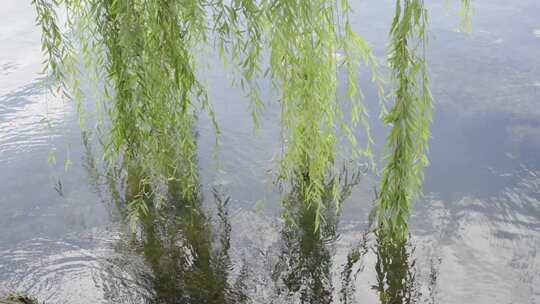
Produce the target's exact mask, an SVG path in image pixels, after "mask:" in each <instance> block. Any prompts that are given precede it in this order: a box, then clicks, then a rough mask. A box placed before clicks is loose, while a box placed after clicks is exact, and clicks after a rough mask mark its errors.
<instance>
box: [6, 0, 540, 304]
mask: <svg viewBox="0 0 540 304" xmlns="http://www.w3.org/2000/svg"><path fill="white" fill-rule="evenodd" d="M28 2H30V1H20V0H3V1H2V3H1V4H0V8H1V9H0V193H1V194H0V293H2V291H6V290H16V291H21V292H26V293H29V294H32V295H35V296H37V297H38V298H39V299H40V300H42V301H45V302H46V303H53V304H54V303H146V302H148V303H153V302H155V301H156V300H155V299H156V298H160V299H161V301H162V302H163V303H204V302H207V303H223V302H225V301H228V302H231V303H234V302H240V301H241V299H242V296H246V297H248V298H249V299H251V301H252V302H253V303H295V302H298V303H301V302H302V301H304V303H340V301H339V299H340V290H341V287H342V285H343V282H342V279H341V274H342V271H343V269H344V264H345V263H346V259H347V254H348V253H349V252H351V250H352V249H354V248H355V246H356V245H357V244H358V243H361V244H364V243H362V242H361V241H362V238H363V237H364V236H365V235H366V234H365V231H366V229H367V222H368V213H369V211H370V210H371V207H372V204H373V197H374V193H373V187H374V186H375V185H376V178H375V177H373V176H364V177H363V178H362V179H361V180H360V182H359V184H358V185H356V186H355V187H353V189H352V193H351V195H350V197H349V199H348V200H347V201H346V203H345V206H344V211H343V215H342V217H341V220H340V221H339V223H338V224H336V227H335V229H336V231H329V232H328V235H327V236H328V239H326V240H323V241H313V240H311V241H306V240H303V241H301V242H300V241H299V239H298V236H299V235H302V236H306V235H308V236H309V233H310V231H311V230H310V227H309V226H308V227H296V228H295V227H292V228H291V227H289V228H287V227H286V226H284V223H283V221H282V220H281V217H280V213H281V211H282V209H281V200H282V198H281V196H280V194H279V193H278V192H277V191H275V189H273V188H272V180H271V178H270V177H269V175H268V173H267V171H268V169H271V168H273V167H275V166H274V165H273V159H274V158H275V157H276V155H279V153H280V151H281V145H280V131H281V129H280V123H279V113H280V110H279V107H278V105H277V103H276V102H270V103H269V105H268V106H267V108H266V109H265V112H264V113H263V114H262V117H261V121H262V126H261V129H260V130H259V131H258V132H254V131H253V126H252V123H251V119H250V117H249V115H247V113H248V101H247V100H246V98H245V97H243V93H242V92H241V91H239V90H238V89H236V88H233V87H231V86H230V85H229V83H230V80H229V78H228V76H227V74H226V73H225V72H224V70H223V69H221V68H219V66H220V65H219V64H214V62H213V61H212V60H213V59H209V61H210V63H211V64H209V65H210V66H212V67H213V68H211V69H209V70H208V71H207V72H205V76H206V77H205V81H206V82H207V84H208V86H209V88H210V97H211V100H212V103H213V104H214V107H215V109H216V113H217V119H218V121H219V123H220V126H221V130H222V135H221V142H222V145H221V147H220V149H219V160H220V167H219V169H218V168H217V167H216V163H215V161H214V159H213V157H212V154H213V152H214V135H213V130H212V127H210V126H209V125H210V124H209V123H208V119H207V118H205V117H201V118H200V120H199V122H198V125H197V130H198V132H199V162H200V171H201V176H202V184H203V193H204V194H205V195H204V197H205V203H204V204H202V203H201V204H197V205H194V206H195V207H194V208H193V209H194V210H196V212H194V213H193V212H192V213H190V214H191V215H190V217H189V218H186V222H189V223H198V224H194V226H189V227H192V228H189V229H188V228H186V227H188V226H183V225H187V224H185V223H184V224H181V225H180V226H175V225H172V227H171V225H170V224H169V223H168V222H166V221H163V227H161V228H162V229H164V230H167V229H169V230H172V231H173V232H172V234H171V239H175V238H181V239H182V242H183V244H186V243H187V244H188V245H189V246H188V247H190V248H191V249H190V250H192V251H195V252H198V258H196V259H195V260H193V259H191V260H190V259H189V258H185V256H184V258H185V259H186V261H184V262H182V263H176V262H175V261H174V259H175V257H178V255H179V254H180V253H181V252H182V250H180V249H179V248H177V247H185V246H177V245H176V243H175V241H174V240H173V241H172V242H168V243H164V242H161V243H159V242H158V243H156V242H153V243H152V242H147V243H145V244H137V243H136V242H134V241H133V240H132V236H131V234H130V233H128V230H127V228H126V227H125V225H124V224H122V221H119V220H118V214H117V212H116V211H115V208H114V206H113V204H112V203H111V197H110V193H109V191H108V190H107V186H106V184H105V182H104V180H103V179H102V178H96V176H99V175H98V174H97V173H96V172H97V171H95V170H94V169H93V168H94V164H95V162H94V161H95V160H99V159H100V155H98V154H99V149H97V148H95V147H93V145H92V142H90V143H89V144H88V145H85V144H83V138H82V136H81V132H80V129H79V127H78V119H77V115H76V113H75V112H74V106H73V104H72V103H70V102H69V101H62V100H59V99H57V98H54V97H52V96H50V95H48V94H46V89H44V78H43V77H42V76H41V75H40V73H39V72H40V70H41V63H40V62H41V60H42V57H41V54H40V32H39V29H38V28H37V27H36V26H35V25H34V20H35V14H34V10H33V8H32V6H31V5H30V4H29V3H28ZM351 2H355V4H354V8H355V14H354V18H353V19H354V27H355V29H356V30H358V31H359V32H360V33H361V34H362V35H363V36H364V37H365V38H366V39H367V40H368V41H369V42H370V43H371V44H372V46H373V48H374V50H375V53H376V55H377V56H379V57H381V58H382V57H384V55H385V47H386V43H387V32H388V26H389V24H390V21H391V18H392V14H393V3H394V1H388V0H384V1H383V0H380V1H358V2H356V1H351ZM439 2H444V1H427V3H428V6H429V8H430V19H431V20H430V41H429V48H428V58H429V69H430V73H431V77H432V91H433V95H434V97H435V103H436V104H435V107H436V108H435V112H434V122H433V126H432V131H433V132H432V133H433V138H432V139H431V142H430V147H431V148H430V153H429V158H430V161H431V165H430V167H429V168H427V170H426V182H425V187H424V194H425V195H424V197H423V198H422V199H419V200H418V201H417V202H416V203H415V206H414V213H413V217H412V219H411V240H410V242H409V243H408V244H405V245H403V247H402V248H386V247H384V246H381V244H378V245H377V240H376V237H375V236H373V235H367V240H366V243H365V247H361V248H360V251H362V250H365V251H366V252H367V253H366V254H365V255H363V256H362V259H361V265H360V264H357V265H356V266H355V267H356V268H355V271H356V270H357V269H358V272H357V275H356V279H355V280H354V282H352V283H351V284H352V285H353V286H354V287H355V288H354V289H355V291H354V292H352V293H353V294H354V296H355V298H356V300H357V302H358V303H379V302H380V294H381V290H384V291H385V292H386V293H388V294H389V295H390V296H394V297H396V298H399V299H400V301H397V302H392V303H410V302H413V303H414V302H418V303H539V302H540V287H539V286H540V252H539V250H540V99H539V98H540V36H539V35H538V33H539V31H540V18H539V16H540V2H538V0H516V1H511V2H509V1H503V0H475V1H473V7H474V15H473V32H472V33H470V34H467V33H463V32H459V31H457V30H456V25H457V23H458V21H459V17H458V16H457V12H456V10H457V6H456V5H455V3H454V4H453V3H450V4H449V5H448V7H446V6H445V5H444V4H442V3H439ZM448 2H452V1H448ZM455 2H457V1H455ZM216 66H218V68H214V67H216ZM368 76H369V75H364V77H362V79H361V81H362V82H363V87H364V93H365V95H366V103H367V105H368V108H369V109H370V110H371V116H372V117H373V118H376V117H377V114H378V112H377V95H376V91H375V90H374V88H373V85H371V84H370V83H369V77H368ZM372 124H373V128H374V131H373V132H374V136H375V138H376V141H377V143H378V145H377V150H378V151H380V150H381V147H382V145H381V144H382V143H383V142H384V136H385V132H386V129H385V128H384V126H382V124H381V123H380V122H377V121H376V120H375V119H373V122H372ZM51 152H54V155H55V157H56V164H52V163H50V162H48V161H47V159H48V156H49V155H50V154H51ZM68 154H69V159H70V160H71V162H72V165H71V166H70V168H69V169H68V170H67V171H66V170H65V169H64V164H65V159H66V157H67V155H68ZM97 163H98V167H99V161H97ZM213 186H218V187H219V188H220V189H221V191H222V192H223V193H224V195H226V196H228V197H230V202H229V203H228V206H227V209H226V210H228V213H227V214H226V215H223V214H221V215H222V216H220V214H219V213H217V212H216V208H215V204H214V200H212V195H211V191H210V189H211V188H212V187H213ZM300 213H301V212H300ZM299 216H300V215H299ZM229 225H230V227H231V232H230V233H227V231H228V228H227V227H229ZM193 227H195V228H193ZM190 229H191V230H190ZM186 231H187V232H186ZM189 231H192V232H193V233H188V232H189ZM184 232H186V234H185V235H184V234H183V233H184ZM224 239H226V240H229V241H230V249H228V250H227V242H224V241H223V240H224ZM306 242H307V243H306ZM214 243H215V244H216V245H213V244H214ZM306 244H307V245H306ZM306 246H307V247H309V248H311V249H310V250H309V251H306V250H305V247H306ZM184 249H185V248H184ZM404 252H405V254H404ZM187 256H189V255H187ZM205 256H207V257H206V258H205ZM210 257H212V258H210ZM385 257H393V258H390V260H388V259H385ZM171 260H172V262H171ZM167 263H169V264H167ZM385 263H387V264H388V265H386V264H385ZM178 264H181V265H180V266H181V267H180V266H179V265H178ZM168 265H174V266H170V267H169V266H168ZM186 265H187V266H186ZM193 265H195V266H196V267H195V266H193ZM193 267H195V268H193ZM193 269H198V271H193ZM385 277H386V278H389V277H391V278H398V281H399V282H402V283H399V282H398V283H395V282H394V283H395V284H394V285H392V284H390V286H384V284H382V285H381V282H383V281H384V278H385ZM223 278H225V279H224V280H225V281H227V283H223ZM224 285H231V286H233V288H231V290H233V291H234V292H229V291H226V288H223V286H224ZM171 286H172V287H171ZM178 286H182V288H179V287H178ZM396 286H397V287H396ZM392 288H395V289H396V290H394V289H392ZM178 289H181V290H178ZM195 295H196V296H195ZM175 297H176V298H175ZM171 299H176V300H171ZM178 299H180V300H178ZM224 299H226V300H224ZM408 299H410V301H409V302H408ZM160 303H161V302H160ZM352 303H356V302H354V301H353V302H352Z"/></svg>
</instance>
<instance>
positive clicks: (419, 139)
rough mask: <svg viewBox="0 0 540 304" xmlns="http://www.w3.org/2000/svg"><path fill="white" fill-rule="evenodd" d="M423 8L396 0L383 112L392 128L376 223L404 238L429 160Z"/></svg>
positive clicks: (418, 3)
mask: <svg viewBox="0 0 540 304" xmlns="http://www.w3.org/2000/svg"><path fill="white" fill-rule="evenodd" d="M426 26H427V12H426V9H425V8H424V4H423V1H422V0H397V2H396V13H395V17H394V20H393V23H392V27H391V30H390V37H391V42H390V55H389V65H390V67H391V69H392V77H393V79H394V82H395V85H396V87H395V89H394V92H393V94H394V96H393V98H394V100H395V101H394V105H393V107H392V109H391V110H390V111H389V113H388V114H387V115H386V116H385V117H384V122H385V123H386V124H388V125H390V126H391V127H392V128H391V130H390V134H389V135H388V137H387V149H388V156H387V160H386V161H387V163H386V166H385V168H384V170H383V173H382V180H381V189H380V196H379V222H380V225H381V226H382V228H383V229H387V230H389V232H388V233H387V234H389V235H395V236H397V237H400V238H404V237H406V236H407V234H408V229H407V227H408V219H409V216H410V214H411V208H412V207H411V205H412V201H413V199H414V198H415V196H416V195H417V193H418V191H419V189H420V187H421V185H422V182H423V178H424V174H423V168H424V167H425V166H426V165H427V164H428V160H427V156H426V151H427V149H428V139H429V137H430V130H429V124H430V122H431V113H432V97H431V93H430V91H429V80H428V75H427V70H426V61H425V54H420V55H418V53H420V52H421V51H422V48H423V47H424V46H425V43H426V35H427V33H426Z"/></svg>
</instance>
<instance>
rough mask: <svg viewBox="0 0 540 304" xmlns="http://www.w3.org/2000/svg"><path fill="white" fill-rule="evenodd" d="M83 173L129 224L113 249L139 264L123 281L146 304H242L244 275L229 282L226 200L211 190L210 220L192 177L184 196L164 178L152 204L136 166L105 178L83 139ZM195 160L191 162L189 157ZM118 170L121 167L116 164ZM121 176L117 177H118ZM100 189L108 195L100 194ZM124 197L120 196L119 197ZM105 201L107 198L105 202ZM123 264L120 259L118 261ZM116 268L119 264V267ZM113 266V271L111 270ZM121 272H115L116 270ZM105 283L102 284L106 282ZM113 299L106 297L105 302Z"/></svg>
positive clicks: (152, 193) (120, 280) (151, 195)
mask: <svg viewBox="0 0 540 304" xmlns="http://www.w3.org/2000/svg"><path fill="white" fill-rule="evenodd" d="M83 143H84V146H85V158H86V165H85V167H86V169H87V171H88V174H89V177H90V179H91V180H92V183H93V185H94V186H95V187H96V189H98V192H99V194H98V195H99V196H100V197H101V199H102V200H103V201H104V202H107V201H109V202H112V203H111V204H109V209H111V211H112V213H113V214H116V215H117V216H118V217H119V219H120V221H121V222H123V223H124V226H125V227H127V226H128V224H131V230H130V232H126V234H128V235H130V237H129V238H128V240H121V241H120V243H119V244H118V246H117V249H118V251H120V252H121V254H122V255H130V254H131V255H136V256H138V257H140V258H142V260H143V263H142V264H144V268H146V269H144V270H143V271H141V270H140V269H130V270H128V272H131V273H130V275H129V277H132V278H134V280H137V281H138V288H142V289H146V291H144V292H142V293H143V294H145V295H144V296H142V297H143V298H144V301H145V302H147V303H163V304H165V303H186V304H188V303H208V304H227V303H247V302H248V297H247V295H246V294H245V292H244V288H245V284H244V283H243V279H245V277H246V275H247V274H246V271H247V269H245V268H242V269H240V271H239V272H240V273H239V274H238V275H236V277H234V278H233V275H232V274H231V272H232V271H233V268H234V267H233V265H232V263H231V259H230V254H229V251H230V249H231V241H230V239H231V224H230V221H229V211H228V204H229V201H230V199H229V198H228V197H226V196H225V195H224V194H223V193H222V192H220V191H219V190H217V189H213V196H214V200H215V202H216V207H215V213H216V218H215V220H214V219H212V216H211V215H210V211H211V210H206V208H205V206H204V197H203V194H202V192H201V186H200V184H199V183H198V182H196V181H197V180H198V177H197V178H195V179H194V180H193V181H194V182H195V183H196V184H194V185H191V186H190V187H189V188H188V190H187V191H186V189H183V187H184V185H182V184H180V183H177V181H178V180H180V179H181V176H176V178H170V179H169V181H168V183H167V185H165V186H164V188H165V189H166V190H165V192H166V195H165V196H164V197H165V200H166V201H165V202H159V203H158V202H156V200H157V198H156V195H155V194H156V193H157V191H158V190H157V189H151V187H150V186H149V185H148V184H147V183H144V182H143V179H144V177H143V176H142V175H141V174H140V171H139V170H138V168H137V167H136V166H130V165H127V166H126V167H127V168H125V169H123V168H114V167H113V168H111V169H108V170H106V172H105V173H102V172H100V169H99V167H98V165H97V163H96V161H95V159H94V157H93V151H92V147H91V140H90V138H89V137H88V136H87V135H84V136H83ZM191 157H193V159H195V156H191ZM122 165H124V164H122ZM122 172H123V173H122ZM103 188H105V189H107V191H108V193H107V194H104V192H103V191H102V190H103ZM122 193H124V195H122ZM107 195H110V198H109V197H107ZM137 198H142V200H143V201H144V205H145V206H146V210H145V211H144V212H142V213H141V214H140V217H139V218H138V221H137V223H135V225H133V223H131V222H132V218H130V210H129V209H130V204H129V203H128V202H130V201H133V200H134V199H137ZM121 260H125V258H121ZM116 263H125V261H120V262H118V261H117V262H116ZM116 266H118V265H116ZM120 268H121V267H120ZM109 279H110V278H104V280H109ZM123 280H124V279H123V278H115V279H113V280H112V282H109V283H108V284H107V285H108V287H107V289H109V290H111V289H114V288H117V287H120V286H122V285H124V282H123ZM117 297H118V295H114V292H113V293H111V298H117Z"/></svg>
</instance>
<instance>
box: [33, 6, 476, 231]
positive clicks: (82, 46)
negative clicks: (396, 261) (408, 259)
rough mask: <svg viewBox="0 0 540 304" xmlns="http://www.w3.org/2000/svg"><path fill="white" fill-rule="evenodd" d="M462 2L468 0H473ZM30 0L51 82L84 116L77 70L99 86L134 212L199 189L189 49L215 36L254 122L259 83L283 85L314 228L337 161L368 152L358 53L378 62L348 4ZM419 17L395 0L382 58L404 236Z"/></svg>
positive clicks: (196, 88) (420, 162)
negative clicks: (342, 86) (362, 139)
mask: <svg viewBox="0 0 540 304" xmlns="http://www.w3.org/2000/svg"><path fill="white" fill-rule="evenodd" d="M462 1H464V3H465V6H466V7H469V6H470V2H469V0H462ZM33 4H34V6H35V7H36V10H37V15H38V19H37V20H38V24H40V25H41V28H42V31H43V35H42V45H43V50H44V53H45V55H46V57H47V58H46V61H45V62H46V67H45V68H46V70H47V72H48V73H49V74H50V75H51V77H50V78H51V79H52V80H53V84H54V85H53V87H55V88H59V92H60V93H63V94H64V95H66V96H67V97H68V98H73V99H74V100H75V101H76V104H77V107H78V109H79V113H80V115H81V118H84V117H85V115H84V113H85V110H84V106H83V104H84V102H83V101H84V100H85V96H84V94H83V92H82V90H81V89H80V82H81V77H82V75H85V77H87V78H90V79H93V80H94V83H96V90H95V91H97V92H98V94H96V96H97V98H95V100H96V104H97V108H98V109H102V112H103V113H105V115H104V116H105V119H104V120H105V121H106V123H102V126H103V128H102V129H104V130H106V132H104V133H102V135H103V136H105V137H106V140H105V156H106V157H105V158H106V160H107V161H108V162H109V163H117V162H121V163H122V164H123V165H124V167H125V168H127V169H126V171H125V175H126V178H127V184H128V187H129V188H131V189H133V191H131V192H128V195H127V196H126V198H127V199H128V200H129V201H131V207H132V210H133V216H134V217H135V218H136V217H138V215H139V214H140V213H141V212H143V213H144V212H145V210H147V209H148V207H149V206H148V205H147V204H146V203H145V202H144V200H143V199H142V195H141V194H142V193H146V192H147V190H146V189H156V193H155V195H154V197H156V202H158V203H159V202H162V201H164V199H163V197H161V198H160V195H159V193H160V192H159V191H157V190H158V189H160V188H163V185H171V183H170V181H171V180H174V181H175V182H176V183H174V184H175V185H176V187H177V190H180V191H183V193H184V195H185V196H189V195H190V193H193V191H192V189H193V187H196V185H197V182H196V178H195V176H196V174H195V172H196V171H197V170H196V161H194V159H193V158H192V157H190V156H189V155H194V153H192V152H193V151H195V149H196V145H195V141H194V136H193V123H194V120H195V116H196V115H195V114H196V113H197V112H198V111H200V110H205V111H207V112H208V113H209V114H210V116H211V117H214V114H213V110H212V108H211V107H210V103H209V101H208V98H207V95H206V91H205V88H204V87H203V86H202V84H201V82H200V80H199V79H198V77H197V75H198V73H197V71H198V70H197V68H198V66H197V64H196V62H197V60H196V55H195V54H197V53H199V50H200V49H201V48H203V47H204V46H208V45H209V44H211V43H217V46H218V47H219V49H220V50H221V51H222V52H221V53H222V54H223V55H226V56H224V58H225V57H228V58H230V59H232V60H231V62H232V63H233V68H234V70H237V71H239V72H240V75H241V84H242V86H243V87H244V88H246V89H247V91H248V93H249V96H250V97H251V99H252V100H253V104H254V107H253V109H252V113H253V117H254V118H255V120H256V118H257V111H259V110H261V109H262V107H261V104H262V101H261V99H260V97H259V95H258V79H260V78H262V76H263V75H268V74H269V75H270V77H271V79H272V82H273V84H274V87H275V88H276V89H277V90H278V91H279V96H280V98H279V101H280V103H281V107H282V115H281V119H282V125H283V130H284V132H283V145H284V150H283V151H284V153H283V155H282V160H281V166H280V168H281V170H280V177H281V179H282V180H285V181H286V182H288V183H289V184H290V185H293V186H294V185H295V184H296V183H298V182H300V183H301V185H300V187H301V188H302V189H304V190H303V193H304V197H303V200H302V201H303V203H304V204H306V205H308V206H310V208H311V207H314V208H315V210H316V211H315V212H314V215H313V217H314V218H313V220H314V223H315V225H314V227H315V228H314V229H315V230H318V229H319V227H320V226H321V224H324V217H323V216H322V215H323V214H324V210H326V209H327V208H328V207H329V204H332V202H329V201H328V200H326V199H324V200H323V193H324V192H325V185H327V181H328V179H329V178H330V177H331V176H332V175H334V174H335V173H336V167H337V164H336V162H337V160H338V159H339V158H350V157H353V158H354V157H358V156H367V157H368V159H372V156H371V145H372V140H371V137H370V135H369V133H370V132H369V124H368V114H367V111H366V109H365V107H364V106H363V103H362V94H361V91H360V89H359V86H358V75H357V72H358V68H359V64H360V62H361V61H363V62H365V63H366V64H367V65H368V66H369V67H371V69H372V75H373V76H374V78H375V79H376V80H378V79H379V75H378V71H377V70H378V69H377V60H376V59H375V57H374V55H373V54H372V52H371V49H370V47H369V46H368V44H367V43H366V41H364V40H363V39H362V37H360V36H359V35H358V34H357V33H355V32H354V31H353V30H352V28H351V24H350V21H349V18H350V17H349V16H350V14H351V7H350V3H349V1H348V0H230V1H226V0H214V1H212V0H33ZM59 8H65V11H66V12H67V14H66V15H65V16H63V15H62V18H59V17H58V16H57V14H56V11H57V10H58V9H59ZM62 11H63V10H62ZM60 20H63V21H65V22H62V23H61V22H60ZM62 24H63V25H62ZM426 27H427V13H426V8H425V7H424V3H423V1H422V0H396V11H395V17H394V20H393V22H392V25H391V31H390V46H389V48H390V52H389V54H390V56H389V60H388V63H389V66H390V68H391V71H392V73H391V76H392V77H391V78H392V80H393V83H394V84H395V87H394V88H393V89H392V91H393V93H394V94H393V95H392V98H393V99H394V103H393V104H392V108H391V110H390V111H388V112H386V111H383V113H384V114H385V115H384V121H385V122H386V123H387V124H388V125H390V126H391V132H390V134H389V136H388V140H387V154H388V156H387V158H386V161H385V167H384V169H383V172H382V181H381V189H380V190H381V191H380V198H379V221H380V225H381V226H382V227H385V228H388V229H389V230H390V231H392V232H394V233H396V234H397V235H400V236H403V235H406V233H407V232H406V231H407V221H408V217H409V215H410V213H411V203H412V200H413V199H414V197H415V195H416V194H417V192H418V190H419V188H420V186H421V184H422V180H423V173H422V172H423V167H424V166H425V165H427V158H426V150H427V146H428V138H429V123H430V121H431V94H430V93H429V82H428V73H427V70H426V62H425V56H424V55H423V52H422V50H423V48H424V47H425V44H426ZM210 38H212V39H210ZM214 38H215V39H214ZM266 50H268V53H267V52H266ZM267 58H268V59H269V63H268V64H265V63H264V60H265V59H267ZM81 59H82V60H81ZM81 63H82V65H81ZM81 66H83V67H84V68H85V70H84V71H83V72H81V71H79V68H80V67H81ZM265 67H267V68H265ZM341 72H344V73H345V74H346V76H347V81H346V86H347V90H346V96H347V99H348V101H349V102H348V103H344V102H343V101H342V100H341V98H339V94H338V87H339V79H340V77H339V74H340V73H341ZM99 92H104V93H103V94H100V93H99ZM381 94H382V93H381ZM81 120H82V121H83V122H84V119H81ZM213 121H214V125H215V130H216V132H217V133H219V129H218V127H217V124H216V122H215V119H214V120H213ZM359 125H361V126H362V127H363V129H364V130H365V131H366V134H367V142H366V143H365V144H359V143H357V139H356V136H355V134H356V129H357V126H359ZM342 137H345V138H346V139H347V140H348V142H349V143H350V146H351V147H352V149H351V150H352V153H350V154H349V155H339V154H338V153H337V152H336V150H337V147H338V145H339V144H340V142H341V139H342ZM147 186H148V187H147ZM332 186H333V187H332V189H333V191H332V193H333V200H332V201H333V204H337V205H338V206H337V207H338V209H339V202H340V201H341V200H340V198H339V191H337V188H338V187H337V186H338V185H337V183H334V184H332ZM188 198H189V197H188Z"/></svg>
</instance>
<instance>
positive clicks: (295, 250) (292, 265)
mask: <svg viewBox="0 0 540 304" xmlns="http://www.w3.org/2000/svg"><path fill="white" fill-rule="evenodd" d="M360 177H361V174H360V173H359V172H354V173H353V174H351V175H349V173H348V172H347V170H346V169H343V171H342V173H341V175H340V176H339V177H334V178H338V179H339V184H340V187H341V188H340V195H339V200H340V202H339V204H341V203H342V202H343V201H344V200H345V199H346V198H347V197H349V196H350V193H351V189H352V188H353V187H354V186H355V185H357V184H358V182H359V181H360ZM305 184H306V183H301V182H293V184H292V187H291V191H290V193H289V194H288V195H286V196H285V198H284V200H283V206H284V209H285V211H284V213H283V218H284V220H285V224H284V226H283V228H282V230H281V244H280V254H279V258H278V261H277V263H276V265H275V267H274V270H273V273H272V279H273V280H274V283H275V286H276V292H277V295H278V296H279V297H283V298H285V300H284V302H285V303H294V302H300V303H313V304H329V303H334V299H333V298H334V295H333V293H334V287H333V277H332V264H333V263H332V261H333V257H334V256H333V252H332V246H333V245H334V244H335V242H336V240H337V239H338V238H339V234H338V223H339V218H340V213H339V212H338V211H337V210H336V209H335V208H332V207H330V206H334V205H335V204H334V202H333V201H334V196H333V194H332V187H333V185H334V181H333V179H330V181H329V182H328V183H327V184H326V185H325V191H324V196H323V202H324V205H325V206H329V208H327V209H326V210H325V211H324V216H323V218H324V219H325V222H324V224H323V225H321V227H320V230H317V229H316V225H315V221H314V218H315V215H316V213H317V212H318V211H317V210H316V208H317V207H316V205H315V204H309V203H308V202H306V198H305V192H304V189H303V188H302V185H305ZM291 301H294V302H291Z"/></svg>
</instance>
